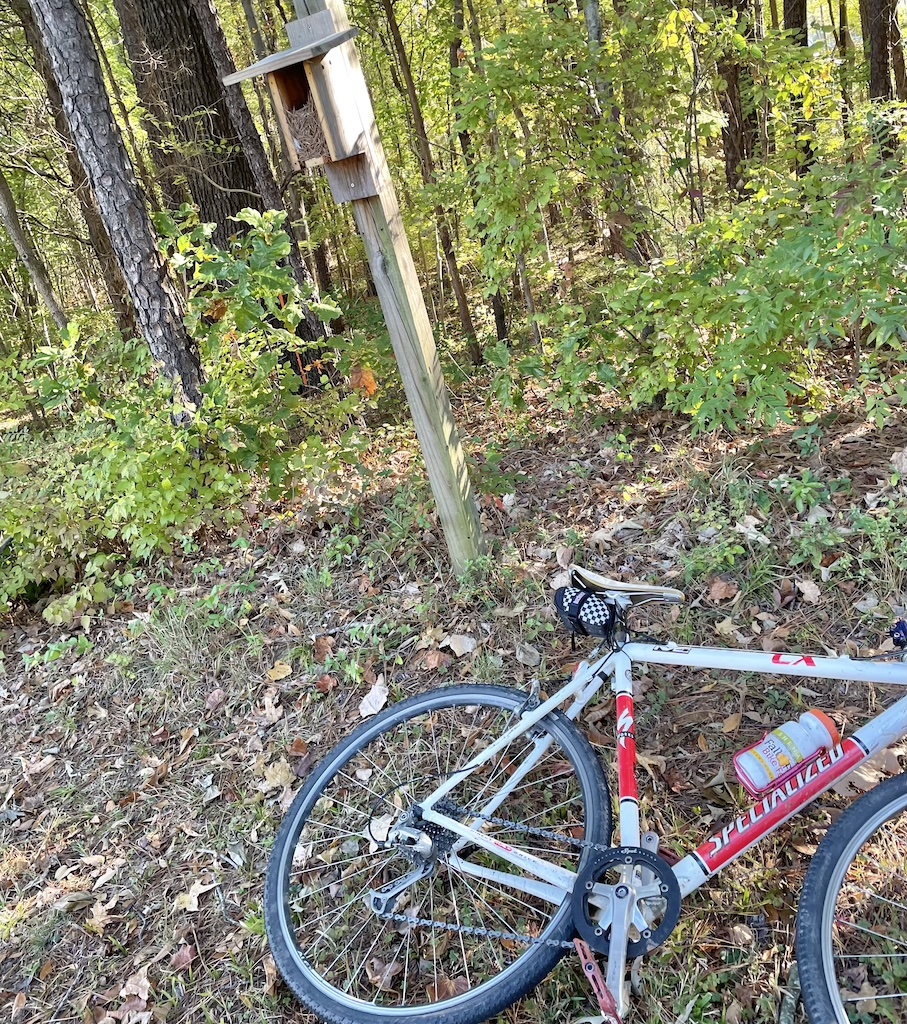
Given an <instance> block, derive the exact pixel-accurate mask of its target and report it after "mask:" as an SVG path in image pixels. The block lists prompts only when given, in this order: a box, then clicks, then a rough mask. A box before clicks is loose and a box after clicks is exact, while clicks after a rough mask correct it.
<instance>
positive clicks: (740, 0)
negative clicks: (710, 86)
mask: <svg viewBox="0 0 907 1024" xmlns="http://www.w3.org/2000/svg"><path fill="white" fill-rule="evenodd" d="M719 3H720V6H721V7H722V8H724V10H726V11H727V12H728V13H729V14H730V13H734V12H736V14H737V20H738V26H739V25H740V23H741V22H744V23H745V26H744V28H745V31H746V34H747V36H748V37H750V38H751V37H752V31H753V25H752V14H751V10H750V0H719ZM718 73H719V74H720V75H721V77H722V78H723V79H724V90H723V91H722V92H721V94H720V101H721V109H722V111H723V112H724V115H725V120H726V124H724V125H723V126H722V129H721V138H722V141H723V143H724V174H725V178H726V179H727V186H728V189H729V190H730V191H731V192H736V193H737V194H738V195H739V196H742V195H743V192H744V187H743V185H744V182H743V174H742V173H741V171H742V167H743V164H744V163H745V162H746V161H747V160H750V159H752V157H753V154H754V153H755V150H756V138H757V135H758V120H757V118H756V112H755V110H754V109H753V106H752V75H751V74H750V71H749V69H748V68H744V67H741V66H740V63H739V61H738V60H737V59H736V58H735V57H731V56H729V55H726V56H724V57H723V58H722V59H721V60H720V61H719V63H718Z"/></svg>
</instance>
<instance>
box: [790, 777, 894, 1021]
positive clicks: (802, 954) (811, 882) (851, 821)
mask: <svg viewBox="0 0 907 1024" xmlns="http://www.w3.org/2000/svg"><path fill="white" fill-rule="evenodd" d="M885 808H891V811H892V813H891V814H890V815H888V818H890V817H893V816H894V815H895V814H897V813H898V812H903V811H904V810H907V774H903V775H895V776H893V777H892V778H889V779H885V780H884V781H883V782H881V783H879V785H878V786H876V787H875V789H872V790H870V791H869V792H868V793H864V794H863V795H862V796H861V797H859V799H857V800H856V801H854V803H852V804H851V805H850V807H848V808H847V810H846V811H845V812H844V813H843V814H842V815H841V817H840V818H838V820H837V821H836V822H835V823H834V824H833V825H832V826H831V828H829V830H828V831H827V832H826V833H825V837H824V838H823V839H822V842H821V843H820V844H819V849H818V850H817V852H816V854H815V855H814V856H813V859H812V863H811V864H810V866H809V870H808V871H807V873H806V879H805V881H804V883H803V891H802V893H801V895H800V906H799V910H798V912H797V935H796V948H797V969H798V971H799V975H800V990H801V994H802V996H803V1003H804V1006H805V1007H806V1011H807V1015H808V1016H809V1019H810V1021H811V1022H812V1024H840V1022H843V1024H847V1018H846V1016H845V1017H843V1018H842V1017H841V1016H839V1008H838V1007H837V1006H836V1004H835V1000H833V999H832V995H831V992H830V990H829V985H828V979H827V976H826V970H825V962H824V955H825V952H826V950H827V949H828V948H829V943H830V936H827V935H825V934H823V924H824V915H825V907H826V904H827V903H828V901H829V900H833V901H837V898H838V891H837V890H835V891H834V892H832V891H831V886H832V882H833V879H834V877H835V875H836V874H837V873H838V870H839V868H840V865H841V860H842V858H843V857H845V856H846V853H847V847H848V846H849V844H850V842H851V840H852V839H853V837H854V836H855V834H857V833H859V832H860V831H861V829H862V828H863V827H864V826H865V824H866V823H867V822H868V821H870V820H871V819H872V818H874V817H876V816H877V815H878V814H879V813H880V812H881V811H882V810H883V809H885ZM886 820H887V819H886ZM870 835H872V833H870ZM870 835H867V836H864V838H863V843H865V842H866V841H867V840H868V839H869V838H870ZM860 848H862V844H861V847H858V848H857V851H856V852H859V849H860ZM849 866H850V862H848V864H847V866H846V867H845V869H844V872H843V874H842V878H843V877H844V876H845V875H846V873H847V868H848V867H849ZM836 995H837V991H836Z"/></svg>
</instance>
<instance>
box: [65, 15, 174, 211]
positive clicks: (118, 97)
mask: <svg viewBox="0 0 907 1024" xmlns="http://www.w3.org/2000/svg"><path fill="white" fill-rule="evenodd" d="M82 12H83V14H84V16H85V23H86V24H87V25H88V31H89V34H90V36H91V39H92V40H93V41H94V46H95V52H96V53H97V55H98V57H99V58H100V61H101V67H102V68H103V69H104V75H106V78H107V88H108V90H109V93H110V96H111V98H112V99H113V102H114V103H115V104H116V108H117V112H118V113H119V115H120V123H121V124H122V126H123V131H124V132H125V134H126V138H127V139H128V140H129V145H130V147H131V155H130V159H131V160H133V161H134V163H135V169H136V171H137V172H138V175H139V180H140V181H141V183H142V187H143V188H144V190H145V198H146V199H147V201H148V204H149V206H151V207H152V209H155V210H159V209H160V203H159V202H158V200H157V195H156V194H155V191H154V178H153V176H152V174H151V172H150V171H149V170H148V165H147V164H146V163H145V158H144V157H143V156H142V147H141V146H140V145H139V142H138V139H137V138H136V137H135V133H134V132H133V130H132V118H131V117H130V116H129V111H128V110H127V109H126V102H125V100H124V99H123V91H122V90H121V89H120V83H119V80H118V79H117V76H116V75H115V74H114V73H113V68H112V67H111V66H110V59H109V58H108V56H107V48H106V47H105V45H104V40H103V39H101V36H100V33H99V32H98V27H97V25H95V23H94V17H93V14H92V10H91V5H90V4H86V5H85V6H84V8H83V9H82ZM177 205H179V204H177Z"/></svg>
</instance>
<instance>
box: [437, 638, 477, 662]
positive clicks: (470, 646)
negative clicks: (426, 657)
mask: <svg viewBox="0 0 907 1024" xmlns="http://www.w3.org/2000/svg"><path fill="white" fill-rule="evenodd" d="M441 646H442V647H445V646H446V647H449V648H450V649H451V650H452V651H453V652H454V654H455V655H456V656H457V657H458V658H462V657H463V655H464V654H472V652H473V651H474V650H475V649H476V647H478V646H479V643H478V641H477V640H476V638H475V637H474V636H464V635H462V634H461V633H455V634H453V636H448V637H447V638H446V639H445V640H443V641H442V643H441ZM426 667H430V666H426Z"/></svg>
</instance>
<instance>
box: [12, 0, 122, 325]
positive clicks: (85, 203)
mask: <svg viewBox="0 0 907 1024" xmlns="http://www.w3.org/2000/svg"><path fill="white" fill-rule="evenodd" d="M11 2H12V8H13V10H14V12H15V14H16V17H17V18H18V19H19V21H20V22H21V23H22V28H23V30H24V32H25V40H26V42H27V43H28V45H29V48H30V49H31V51H32V54H33V55H34V58H35V68H36V69H37V72H38V74H39V75H40V76H41V78H42V79H43V81H44V87H45V89H46V91H47V100H48V103H49V104H50V111H51V116H52V117H53V120H54V127H55V128H56V129H57V134H58V135H59V136H60V139H61V140H62V142H63V150H64V153H65V156H66V166H67V167H68V169H69V177H70V179H71V180H72V189H73V192H74V193H75V197H76V201H77V202H78V204H79V209H80V210H81V212H82V219H83V220H84V221H85V227H86V229H87V230H88V239H89V241H90V242H91V247H92V249H93V250H94V253H95V256H96V257H97V259H98V262H99V263H100V265H101V271H102V277H103V279H104V287H105V289H106V291H107V298H108V300H109V302H110V306H111V309H112V310H113V314H114V317H115V318H116V322H117V327H119V329H120V333H121V334H123V335H124V336H126V337H131V336H132V335H134V334H136V333H137V332H138V326H137V325H136V322H135V314H134V312H133V310H132V306H131V305H130V303H129V298H128V294H127V289H126V282H125V281H124V280H123V275H122V274H121V273H120V268H119V267H118V266H117V261H116V257H115V256H114V254H113V246H111V244H110V236H109V235H108V234H107V229H106V228H105V227H104V222H103V221H102V220H101V215H100V213H98V208H97V206H95V202H94V198H93V196H92V194H91V189H90V188H89V186H88V178H87V177H86V174H85V168H84V167H83V166H82V164H81V162H80V161H79V155H78V153H76V148H75V144H74V143H73V141H72V135H71V134H70V132H69V125H68V124H67V123H66V116H65V115H64V113H63V97H62V96H61V95H60V90H59V88H58V87H57V83H56V81H55V80H54V76H53V72H52V71H51V67H50V60H49V58H48V56H47V51H46V50H45V49H44V43H43V42H42V40H41V33H40V32H39V31H38V26H37V25H36V24H35V19H34V16H33V15H32V12H31V8H30V7H29V6H28V0H11Z"/></svg>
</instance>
